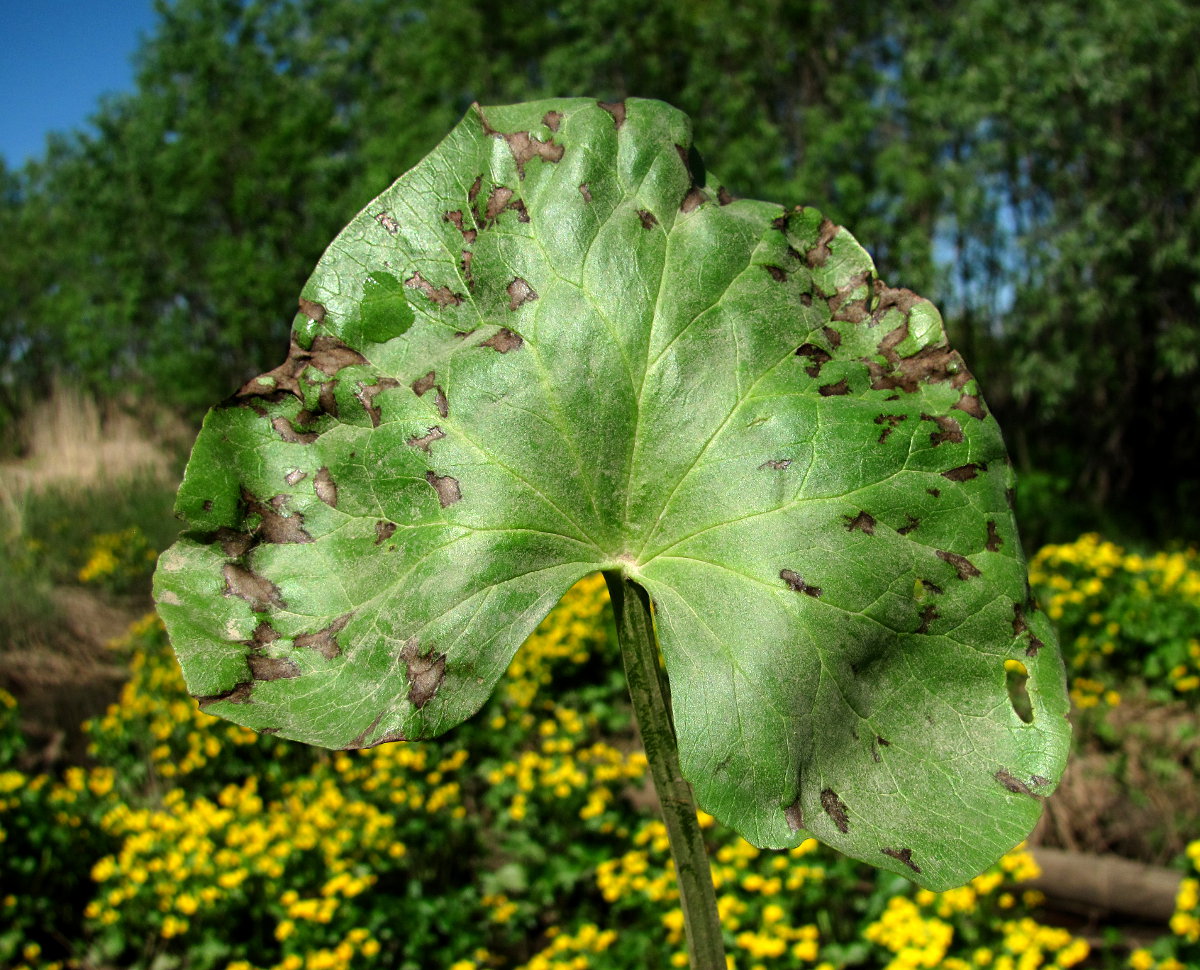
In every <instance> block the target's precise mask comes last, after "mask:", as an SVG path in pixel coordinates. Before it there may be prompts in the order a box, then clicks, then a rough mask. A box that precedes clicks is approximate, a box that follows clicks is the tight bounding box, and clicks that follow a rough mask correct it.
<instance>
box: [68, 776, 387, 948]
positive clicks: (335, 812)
mask: <svg viewBox="0 0 1200 970" xmlns="http://www.w3.org/2000/svg"><path fill="white" fill-rule="evenodd" d="M288 789H289V790H288V792H287V794H286V796H285V797H284V798H283V799H282V800H281V801H279V802H272V803H264V801H263V799H262V798H261V797H260V796H259V794H258V784H257V782H256V780H255V779H253V778H250V779H248V780H246V781H245V782H243V783H242V784H241V785H230V786H228V787H227V788H225V790H224V791H222V792H221V794H220V796H219V797H218V798H217V799H216V800H215V801H214V800H209V799H207V798H195V799H189V798H188V797H187V795H186V794H185V792H184V791H183V790H182V789H178V788H176V789H172V790H171V791H169V792H167V794H166V796H165V797H164V798H163V801H162V805H161V807H159V808H156V809H132V808H129V807H128V806H126V805H118V806H117V807H115V808H113V809H112V810H110V811H109V812H108V814H107V815H106V816H105V818H104V821H103V826H104V829H105V830H106V831H107V832H108V833H109V834H111V835H113V836H115V837H117V838H119V839H121V840H122V844H121V848H120V850H119V852H117V853H116V854H115V855H110V856H105V857H104V858H102V859H101V860H100V861H99V862H98V863H96V865H95V867H94V868H93V870H92V878H93V879H94V880H95V881H96V882H97V883H98V884H100V886H101V887H103V886H104V885H105V884H109V885H110V886H111V888H109V889H107V890H103V888H102V891H101V892H100V894H99V896H98V897H97V898H96V899H95V900H94V901H93V902H92V903H91V904H90V905H89V907H88V910H87V913H86V916H87V917H88V919H89V920H95V921H96V922H98V923H99V924H100V925H102V926H103V925H111V924H114V923H116V922H118V920H120V919H121V918H122V915H123V913H125V912H127V911H128V909H130V908H134V909H138V910H140V911H142V912H147V913H151V914H154V915H153V916H152V917H151V922H153V923H156V924H157V926H158V932H159V934H160V935H161V937H162V938H164V939H170V938H171V937H175V936H180V935H182V934H184V933H186V932H187V930H188V927H189V925H190V921H191V920H193V919H194V918H202V917H203V916H204V914H205V913H206V912H209V911H215V910H220V909H227V908H229V906H230V905H231V903H232V904H237V903H238V902H239V901H241V900H243V899H244V898H246V892H247V888H246V886H247V884H248V883H253V884H255V885H256V886H257V887H260V888H257V889H256V892H258V893H260V894H262V895H265V896H267V897H268V898H276V899H278V900H279V902H280V905H281V906H282V907H283V908H284V911H285V913H286V917H287V918H286V919H285V920H284V921H282V922H280V923H279V924H278V926H277V927H276V937H277V938H278V939H281V940H282V939H286V938H287V937H288V936H289V935H290V934H291V932H292V929H294V926H295V923H296V922H298V921H309V922H315V923H328V922H329V921H330V920H331V919H332V917H333V915H334V913H335V912H336V911H337V909H338V907H339V905H340V904H341V903H342V902H343V901H344V900H348V899H353V898H354V897H355V896H358V895H359V894H361V893H362V892H363V891H365V890H366V889H367V888H369V887H370V886H371V885H372V883H373V882H374V879H375V877H374V875H372V874H371V872H372V869H373V868H374V866H373V864H378V863H379V862H381V861H382V860H384V859H387V858H395V857H396V855H397V852H398V850H399V853H400V854H403V851H404V846H403V844H402V843H399V842H397V841H396V840H395V838H394V834H393V826H394V819H393V818H392V816H390V815H386V814H384V813H382V812H380V811H379V810H378V809H376V808H375V807H373V806H371V805H369V804H366V803H364V802H362V801H356V800H353V799H351V798H348V797H347V796H346V795H345V794H343V792H342V791H341V790H340V789H339V787H338V786H337V785H336V783H335V782H334V781H333V779H325V780H323V781H317V780H315V779H313V778H301V779H299V780H298V781H296V782H295V783H293V784H292V785H290V786H288ZM309 852H312V853H316V854H317V855H318V856H319V857H320V859H321V861H322V862H323V866H324V870H325V871H326V872H328V873H330V874H331V875H330V878H329V879H328V880H327V881H326V882H325V884H324V885H323V886H322V887H321V889H320V893H319V895H318V896H316V897H312V898H300V897H299V896H298V894H296V893H295V891H294V890H290V889H289V888H287V887H288V886H289V880H288V871H289V864H290V863H292V862H293V861H294V860H295V859H296V858H297V857H298V856H300V855H302V854H304V853H309Z"/></svg>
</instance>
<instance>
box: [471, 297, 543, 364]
mask: <svg viewBox="0 0 1200 970" xmlns="http://www.w3.org/2000/svg"><path fill="white" fill-rule="evenodd" d="M530 299H533V300H536V299H537V294H536V293H534V294H533V296H532V297H530ZM479 346H480V347H490V348H491V349H492V350H494V351H496V353H498V354H507V353H509V352H510V351H513V350H520V349H521V348H522V347H524V346H525V341H524V339H523V338H522V337H521V335H520V334H519V333H513V332H512V331H511V330H509V329H508V328H507V327H501V328H500V329H499V330H498V331H496V333H494V334H492V336H490V337H488V339H487V340H485V341H483V343H481V344H480V345H479Z"/></svg>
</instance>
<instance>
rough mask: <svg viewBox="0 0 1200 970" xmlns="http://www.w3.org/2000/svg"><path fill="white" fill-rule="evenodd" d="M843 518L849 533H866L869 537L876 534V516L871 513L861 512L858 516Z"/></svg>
mask: <svg viewBox="0 0 1200 970" xmlns="http://www.w3.org/2000/svg"><path fill="white" fill-rule="evenodd" d="M842 518H844V519H845V520H846V531H847V532H854V531H858V532H864V533H866V534H867V535H869V536H873V535H874V534H875V516H873V515H872V514H871V513H870V512H865V511H861V510H860V511H859V513H858V515H854V516H850V515H844V516H842Z"/></svg>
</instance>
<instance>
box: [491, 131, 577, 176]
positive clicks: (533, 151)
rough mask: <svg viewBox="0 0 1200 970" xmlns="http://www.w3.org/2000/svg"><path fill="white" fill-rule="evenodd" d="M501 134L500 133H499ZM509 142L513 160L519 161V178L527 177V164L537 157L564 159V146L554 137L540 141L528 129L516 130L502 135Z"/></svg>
mask: <svg viewBox="0 0 1200 970" xmlns="http://www.w3.org/2000/svg"><path fill="white" fill-rule="evenodd" d="M497 134H499V133H497ZM502 137H503V138H504V140H505V141H506V142H508V150H509V151H510V152H512V157H513V161H514V162H516V163H517V178H519V179H523V178H525V166H526V165H528V164H529V163H530V162H531V161H533V160H534V159H535V158H538V159H541V160H542V161H543V162H558V161H561V160H562V157H563V152H564V148H563V146H562V145H558V144H556V143H555V141H554V139H553V138H548V139H546V140H545V141H538V140H537V139H536V138H534V137H533V136H532V135H531V134H529V132H527V131H515V132H513V133H512V134H511V135H504V136H502Z"/></svg>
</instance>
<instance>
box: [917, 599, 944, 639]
mask: <svg viewBox="0 0 1200 970" xmlns="http://www.w3.org/2000/svg"><path fill="white" fill-rule="evenodd" d="M936 619H939V614H938V611H937V607H936V606H934V605H932V604H930V605H928V606H926V607H924V608H922V610H921V623H920V625H919V626H918V627H917V633H928V632H929V626H930V624H932V623H933V621H934V620H936Z"/></svg>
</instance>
